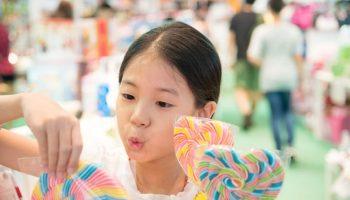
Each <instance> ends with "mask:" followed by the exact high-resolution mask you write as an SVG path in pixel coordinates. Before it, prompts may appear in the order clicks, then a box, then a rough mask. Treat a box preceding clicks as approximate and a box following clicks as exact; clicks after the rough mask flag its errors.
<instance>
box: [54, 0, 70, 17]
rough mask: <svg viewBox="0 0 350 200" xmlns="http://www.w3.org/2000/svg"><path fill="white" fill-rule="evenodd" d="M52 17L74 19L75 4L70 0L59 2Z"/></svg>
mask: <svg viewBox="0 0 350 200" xmlns="http://www.w3.org/2000/svg"><path fill="white" fill-rule="evenodd" d="M51 17H52V18H59V19H68V20H70V19H73V6H72V4H71V3H70V2H69V1H66V0H62V1H60V3H59V4H58V7H57V9H56V10H55V12H54V13H53V14H52V15H51Z"/></svg>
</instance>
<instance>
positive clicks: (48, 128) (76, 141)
mask: <svg viewBox="0 0 350 200" xmlns="http://www.w3.org/2000/svg"><path fill="white" fill-rule="evenodd" d="M21 105H22V112H23V117H24V119H25V120H26V123H27V125H28V126H29V128H30V129H31V130H32V131H33V133H34V135H35V137H36V139H37V141H38V144H39V152H40V156H41V160H42V165H43V168H44V170H46V171H47V172H48V173H49V174H50V175H53V176H57V178H63V177H64V176H66V175H67V173H68V174H72V173H73V172H74V171H75V170H76V169H77V167H78V162H79V157H80V154H81V151H82V138H81V134H80V125H79V121H78V119H76V118H75V117H74V116H72V115H70V114H69V113H67V112H66V111H64V110H63V109H62V108H61V107H60V106H59V105H58V104H57V103H55V102H54V101H52V100H51V99H49V98H48V97H46V96H44V95H40V94H24V95H23V97H22V101H21Z"/></svg>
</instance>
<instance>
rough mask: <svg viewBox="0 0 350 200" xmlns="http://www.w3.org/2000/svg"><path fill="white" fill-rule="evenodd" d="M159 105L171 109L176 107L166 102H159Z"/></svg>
mask: <svg viewBox="0 0 350 200" xmlns="http://www.w3.org/2000/svg"><path fill="white" fill-rule="evenodd" d="M157 105H158V106H160V107H162V108H170V107H173V106H174V105H172V104H170V103H166V102H164V101H158V102H157Z"/></svg>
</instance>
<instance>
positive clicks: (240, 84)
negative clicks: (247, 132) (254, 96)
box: [234, 59, 252, 129]
mask: <svg viewBox="0 0 350 200" xmlns="http://www.w3.org/2000/svg"><path fill="white" fill-rule="evenodd" d="M234 72H235V80H236V83H235V99H236V102H237V105H238V108H239V111H240V113H241V114H242V115H243V117H244V121H243V129H248V128H249V127H250V126H251V121H250V117H251V114H252V107H251V100H250V96H249V68H248V66H247V62H246V61H245V60H242V59H240V60H238V61H237V63H236V64H235V66H234Z"/></svg>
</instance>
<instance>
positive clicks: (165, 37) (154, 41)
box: [119, 22, 221, 108]
mask: <svg viewBox="0 0 350 200" xmlns="http://www.w3.org/2000/svg"><path fill="white" fill-rule="evenodd" d="M150 47H152V48H154V49H155V50H156V52H157V53H158V54H159V56H160V57H161V58H162V59H164V60H165V61H167V62H169V63H170V64H171V65H172V66H173V67H175V68H176V69H177V70H178V71H179V72H180V73H181V74H182V76H183V77H184V78H185V80H186V81H187V84H188V85H189V87H190V89H191V91H192V93H193V94H194V97H195V101H196V102H195V103H196V107H197V108H198V107H203V106H204V105H205V104H206V103H207V102H208V101H215V102H218V99H219V94H220V83H221V63H220V59H219V56H218V54H217V52H216V50H215V48H214V46H213V44H212V43H211V42H210V41H209V40H208V38H206V37H205V36H204V35H203V34H201V33H200V32H199V31H197V30H196V29H195V28H193V27H191V26H189V25H187V24H184V23H182V22H172V23H168V24H165V25H163V26H161V27H158V28H154V29H152V30H150V31H148V32H147V33H145V34H143V35H142V36H141V37H139V38H138V39H137V40H135V41H134V42H133V43H132V44H131V46H130V47H129V49H128V50H127V52H126V54H125V56H124V59H123V62H122V64H121V67H120V71H119V83H121V81H122V78H123V74H124V71H125V69H126V68H127V66H128V64H129V63H130V62H131V60H132V59H133V58H135V57H136V56H137V55H139V54H141V53H142V52H144V51H146V50H147V49H149V48H150Z"/></svg>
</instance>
